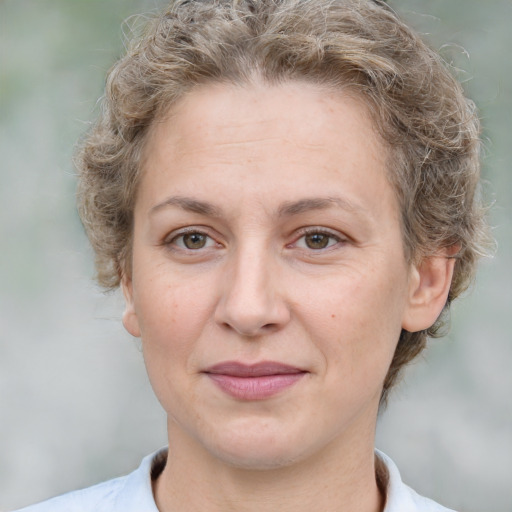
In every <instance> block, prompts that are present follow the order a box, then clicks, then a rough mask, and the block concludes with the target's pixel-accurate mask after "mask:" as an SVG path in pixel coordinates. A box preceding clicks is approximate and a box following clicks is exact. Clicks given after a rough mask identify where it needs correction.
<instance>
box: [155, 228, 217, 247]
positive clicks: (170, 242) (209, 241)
mask: <svg viewBox="0 0 512 512" xmlns="http://www.w3.org/2000/svg"><path fill="white" fill-rule="evenodd" d="M187 235H199V236H201V237H205V238H206V242H205V244H206V245H205V246H203V247H198V248H195V249H191V248H189V247H186V246H185V244H184V242H183V239H184V237H186V236H187ZM180 239H182V244H181V245H180V244H178V243H177V242H178V240H180ZM163 245H165V246H168V247H170V248H171V249H173V250H181V251H187V252H198V251H199V250H200V249H205V248H209V247H212V246H213V245H219V244H218V243H217V242H216V241H215V240H214V238H212V237H211V236H210V235H209V234H208V233H207V232H206V231H203V230H201V229H198V228H190V229H185V230H182V231H179V232H178V233H172V234H171V236H170V237H168V238H166V240H165V241H164V243H163Z"/></svg>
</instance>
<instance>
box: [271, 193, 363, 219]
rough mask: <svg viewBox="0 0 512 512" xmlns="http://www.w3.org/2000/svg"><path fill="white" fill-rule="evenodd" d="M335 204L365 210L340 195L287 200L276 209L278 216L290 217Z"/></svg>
mask: <svg viewBox="0 0 512 512" xmlns="http://www.w3.org/2000/svg"><path fill="white" fill-rule="evenodd" d="M333 206H336V207H338V208H341V209H342V210H347V211H349V212H365V211H366V210H365V209H364V208H363V207H361V206H359V205H356V204H354V203H352V202H350V201H348V200H347V199H342V198H341V197H310V198H305V199H300V200H299V201H289V202H285V203H283V204H282V205H281V206H280V207H279V210H278V216H279V217H291V216H292V215H300V214H301V213H307V212H309V211H312V210H326V209H327V208H332V207H333Z"/></svg>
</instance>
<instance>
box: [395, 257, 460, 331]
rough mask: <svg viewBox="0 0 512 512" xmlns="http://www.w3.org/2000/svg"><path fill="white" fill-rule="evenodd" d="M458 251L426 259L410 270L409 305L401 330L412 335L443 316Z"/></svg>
mask: <svg viewBox="0 0 512 512" xmlns="http://www.w3.org/2000/svg"><path fill="white" fill-rule="evenodd" d="M456 252H457V251H456V250H452V249H451V248H449V249H446V250H443V252H442V253H439V254H436V255H434V256H429V257H426V258H424V259H423V260H422V261H421V262H420V263H419V264H418V265H415V266H414V267H413V268H412V270H411V276H410V280H409V283H410V287H409V298H408V305H407V308H406V310H405V313H404V318H403V321H402V328H403V329H405V330H406V331H409V332H417V331H422V330H424V329H428V328H429V327H431V326H432V325H433V324H434V323H435V321H436V320H437V318H438V317H439V315H440V314H441V312H442V310H443V308H444V306H445V304H446V300H447V298H448V293H449V291H450V286H451V282H452V276H453V269H454V267H455V261H456V259H455V258H454V257H452V255H453V254H454V253H456Z"/></svg>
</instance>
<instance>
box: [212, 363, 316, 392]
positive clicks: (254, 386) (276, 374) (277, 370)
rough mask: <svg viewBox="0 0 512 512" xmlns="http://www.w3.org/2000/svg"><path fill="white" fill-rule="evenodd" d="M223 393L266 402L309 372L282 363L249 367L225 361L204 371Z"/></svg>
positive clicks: (259, 364) (258, 364)
mask: <svg viewBox="0 0 512 512" xmlns="http://www.w3.org/2000/svg"><path fill="white" fill-rule="evenodd" d="M204 373H205V374H206V375H207V376H208V377H209V378H210V379H211V380H212V382H213V383H214V384H216V385H217V386H218V387H219V388H220V389H221V390H222V391H224V392H225V393H227V394H228V395H230V396H232V397H233V398H237V399H239V400H264V399H266V398H270V397H272V396H274V395H276V394H278V393H280V392H281V391H283V390H285V389H287V388H289V387H290V386H293V385H294V384H296V383H297V382H299V381H300V380H301V379H302V377H304V375H306V374H307V373H308V372H306V371H304V370H301V369H299V368H296V367H293V366H289V365H285V364H282V363H277V362H272V361H264V362H261V363H257V364H253V365H246V364H243V363H239V362H236V361H226V362H223V363H219V364H217V365H215V366H212V367H210V368H208V369H207V370H206V371H205V372H204Z"/></svg>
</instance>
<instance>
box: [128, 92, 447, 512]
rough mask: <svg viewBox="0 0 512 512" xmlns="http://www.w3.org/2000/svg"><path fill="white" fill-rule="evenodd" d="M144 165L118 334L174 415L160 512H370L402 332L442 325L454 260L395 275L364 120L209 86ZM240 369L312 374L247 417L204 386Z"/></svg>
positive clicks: (391, 205)
mask: <svg viewBox="0 0 512 512" xmlns="http://www.w3.org/2000/svg"><path fill="white" fill-rule="evenodd" d="M145 156H146V158H145V164H144V175H143V178H142V180H141V184H140V189H139V191H138V196H137V201H136V206H135V211H134V236H133V254H132V272H131V274H130V275H125V276H124V277H123V290H124V293H125V297H126V310H125V314H124V325H125V327H126V329H127V330H128V331H129V332H130V333H131V334H132V335H134V336H137V337H141V338H142V346H143V352H144V359H145V363H146V366H147V370H148V373H149V377H150V380H151V383H152V386H153V388H154V390H155V393H156V395H157V397H158V399H159V400H160V402H161V404H162V406H163V407H164V409H165V411H166V412H167V415H168V432H169V445H170V455H169V460H168V463H167V466H166V467H165V469H164V471H163V473H162V475H161V476H160V477H159V479H158V481H157V482H156V485H155V488H154V493H155V500H156V503H157V505H158V507H159V509H160V510H161V511H163V512H166V511H172V510H180V511H189V510H190V511H193V510H202V511H206V512H208V511H229V510H237V511H250V510H258V511H260V512H261V511H266V510H269V511H270V510H273V511H275V510H280V511H285V512H286V511H288V510H290V511H291V510H293V511H294V512H299V511H302V510H304V511H305V510H308V511H310V510H325V511H331V510H332V511H334V510H336V511H341V510H350V511H355V510H357V511H362V512H370V511H373V512H375V511H378V510H381V509H382V507H383V497H382V496H381V494H380V493H379V490H378V487H377V484H376V479H375V462H374V455H373V443H374V434H375V425H376V418H377V411H378V405H379V398H380V395H381V391H382V384H383V380H384V377H385V375H386V372H387V370H388V367H389V364H390V362H391V359H392V356H393V353H394V350H395V347H396V344H397V341H398V337H399V334H400V331H401V329H402V328H405V329H408V330H412V331H414V330H420V329H424V328H426V327H428V326H429V325H431V324H432V323H433V322H434V321H435V319H436V318H437V316H438V315H439V313H440V311H441V309H442V307H443V305H444V303H445V300H446V295H447V293H448V288H449V284H450V280H451V273H452V271H453V260H451V259H449V258H446V257H444V256H445V255H443V254H440V255H438V256H436V257H432V258H430V259H429V260H425V261H423V262H422V263H421V264H420V265H417V266H411V265H409V264H408V263H407V262H406V259H405V257H404V250H403V244H402V236H401V228H400V223H399V212H398V205H397V200H396V198H395V195H394V192H393V189H392V188H391V186H390V184H389V182H388V180H387V178H386V159H387V156H388V153H387V149H386V147H385V145H384V144H383V142H382V141H381V140H380V139H379V137H378V136H377V134H376V133H375V131H374V128H373V126H372V124H371V121H370V119H369V116H368V115H367V112H366V109H365V106H364V104H363V103H362V102H361V101H359V100H357V99H356V98H353V97H350V96H348V95H345V94H342V93H336V94H334V93H330V92H326V91H323V90H321V89H319V88H318V87H316V86H313V85H308V84H305V83H287V84H284V85H280V86H272V87H271V86H268V85H263V84H259V83H255V84H252V85H250V86H246V87H236V86H229V85H212V84H210V85H206V86H201V87H200V88H197V89H195V90H193V92H191V93H189V95H188V96H186V97H185V98H184V99H183V100H182V101H181V102H180V103H179V104H178V105H176V106H175V107H174V108H173V109H172V111H171V112H170V115H169V116H168V117H167V118H165V119H163V120H162V121H161V122H158V123H156V124H155V125H154V126H153V127H152V130H151V132H150V135H149V139H148V145H147V147H146V153H145ZM306 232H307V234H306ZM194 243H195V244H196V245H194ZM203 243H204V245H203V246H201V245H202V244H203ZM186 244H188V245H189V247H190V246H192V248H187V245H186ZM324 244H326V245H325V247H323V245H324ZM232 360H235V361H240V362H244V363H246V364H252V363H256V362H260V361H269V360H270V361H278V362H281V363H286V364H288V365H291V366H293V367H297V368H300V369H301V370H302V371H304V372H305V374H304V376H303V378H301V379H300V380H299V381H298V382H297V383H295V384H294V385H292V386H291V387H288V388H286V389H284V390H282V391H281V392H279V393H277V394H275V395H273V396H271V397H269V398H267V399H263V400H240V399H235V398H233V397H232V396H229V395H228V394H226V393H225V392H224V391H222V390H221V389H219V387H218V386H217V385H216V384H215V383H214V382H212V379H211V378H210V377H209V376H208V375H207V374H205V373H204V372H205V369H207V368H209V367H211V366H212V365H214V364H217V363H220V362H223V361H232Z"/></svg>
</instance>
